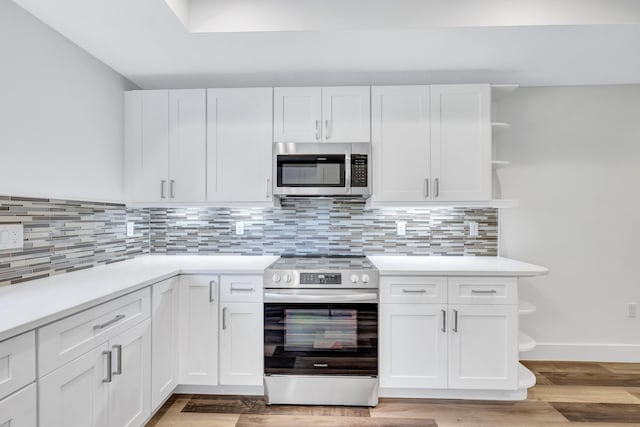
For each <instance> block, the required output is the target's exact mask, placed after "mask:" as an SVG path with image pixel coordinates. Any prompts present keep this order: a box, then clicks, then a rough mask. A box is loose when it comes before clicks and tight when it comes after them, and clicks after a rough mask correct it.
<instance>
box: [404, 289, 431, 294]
mask: <svg viewBox="0 0 640 427" xmlns="http://www.w3.org/2000/svg"><path fill="white" fill-rule="evenodd" d="M402 292H404V293H405V294H426V293H427V290H426V289H403V290H402Z"/></svg>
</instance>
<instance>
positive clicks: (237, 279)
mask: <svg viewBox="0 0 640 427" xmlns="http://www.w3.org/2000/svg"><path fill="white" fill-rule="evenodd" d="M220 301H223V302H262V276H221V277H220Z"/></svg>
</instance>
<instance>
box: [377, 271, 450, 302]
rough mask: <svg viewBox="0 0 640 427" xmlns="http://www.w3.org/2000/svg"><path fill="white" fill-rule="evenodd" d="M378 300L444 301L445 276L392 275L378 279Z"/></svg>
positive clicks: (445, 289) (445, 293) (445, 290)
mask: <svg viewBox="0 0 640 427" xmlns="http://www.w3.org/2000/svg"><path fill="white" fill-rule="evenodd" d="M380 291H381V294H380V302H383V303H408V304H410V303H420V302H424V303H446V302H447V278H446V277H425V276H392V277H382V278H381V279H380Z"/></svg>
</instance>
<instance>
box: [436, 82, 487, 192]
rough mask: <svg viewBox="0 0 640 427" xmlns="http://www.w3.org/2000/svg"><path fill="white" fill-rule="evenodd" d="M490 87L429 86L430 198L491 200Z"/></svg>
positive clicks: (484, 85) (483, 85) (485, 85)
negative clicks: (431, 192)
mask: <svg viewBox="0 0 640 427" xmlns="http://www.w3.org/2000/svg"><path fill="white" fill-rule="evenodd" d="M490 109H491V87H490V86H489V85H487V84H482V85H438V86H431V175H432V177H433V187H432V189H433V198H434V200H444V201H459V200H463V201H473V200H489V199H491V115H490Z"/></svg>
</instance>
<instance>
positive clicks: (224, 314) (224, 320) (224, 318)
mask: <svg viewBox="0 0 640 427" xmlns="http://www.w3.org/2000/svg"><path fill="white" fill-rule="evenodd" d="M225 329H227V307H224V308H223V309H222V330H223V331H224V330H225Z"/></svg>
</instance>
